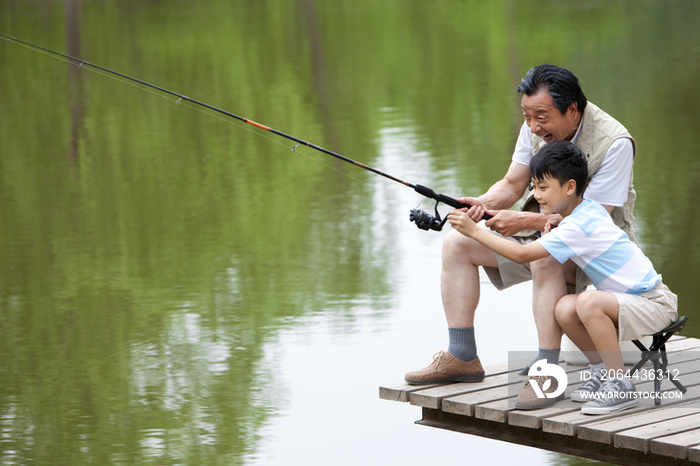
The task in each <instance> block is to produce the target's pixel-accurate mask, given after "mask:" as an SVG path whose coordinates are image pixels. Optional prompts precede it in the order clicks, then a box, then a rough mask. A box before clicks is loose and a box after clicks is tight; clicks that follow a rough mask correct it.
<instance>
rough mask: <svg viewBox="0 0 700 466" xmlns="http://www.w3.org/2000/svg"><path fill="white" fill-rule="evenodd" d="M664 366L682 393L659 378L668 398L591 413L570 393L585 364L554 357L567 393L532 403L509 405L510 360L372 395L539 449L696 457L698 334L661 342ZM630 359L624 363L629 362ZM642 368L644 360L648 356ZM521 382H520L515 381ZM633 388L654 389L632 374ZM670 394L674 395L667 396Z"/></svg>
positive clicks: (451, 426)
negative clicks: (460, 379)
mask: <svg viewBox="0 0 700 466" xmlns="http://www.w3.org/2000/svg"><path fill="white" fill-rule="evenodd" d="M666 348H667V353H668V360H669V369H670V370H674V369H677V370H678V372H677V373H678V374H679V380H680V381H681V383H683V385H685V387H686V388H687V389H688V391H687V392H686V393H684V394H682V395H681V394H680V392H679V391H678V390H677V389H676V388H675V386H673V384H672V383H671V382H669V381H668V380H666V379H664V381H663V383H662V385H661V389H662V391H663V392H664V393H666V395H665V396H667V398H663V399H662V401H661V405H660V406H655V405H654V400H653V399H651V398H645V399H641V400H640V403H639V405H638V406H637V407H635V408H633V409H628V410H626V411H622V412H621V413H618V414H610V415H599V416H591V415H586V414H582V413H581V403H576V402H573V401H571V400H570V399H569V395H570V394H571V392H573V391H574V390H575V389H576V388H577V387H578V386H580V385H581V383H582V382H581V377H580V371H581V370H583V369H587V366H574V365H570V364H567V363H561V364H560V365H561V367H562V368H564V369H565V370H566V372H567V375H568V378H569V384H568V386H567V389H566V399H565V400H563V401H559V402H557V403H555V404H554V406H552V407H550V408H546V409H541V410H535V411H521V410H516V409H515V407H514V396H515V395H517V392H518V391H519V389H520V387H522V381H523V380H525V377H522V376H517V371H516V370H513V371H511V372H509V370H508V367H509V366H510V367H511V368H512V367H513V366H514V364H513V363H511V364H508V363H503V364H500V365H496V366H491V367H487V368H486V378H485V379H484V381H483V382H479V383H455V384H448V385H423V386H415V385H408V384H405V383H400V384H396V385H389V386H384V387H380V388H379V397H380V398H381V399H384V400H390V401H400V402H405V403H410V404H411V405H414V406H420V407H421V408H422V411H423V413H422V414H423V417H422V419H420V420H418V421H416V423H417V424H421V425H426V426H432V427H439V428H441V429H448V430H453V431H457V432H463V433H468V434H473V435H479V436H482V437H488V438H492V439H497V440H503V441H506V442H511V443H516V444H521V445H527V446H531V447H537V448H542V449H545V450H550V451H555V452H560V453H565V454H569V455H575V456H581V457H585V458H590V459H594V460H598V461H605V462H608V463H615V464H622V465H667V464H668V465H686V464H687V465H691V464H694V465H697V464H700V340H698V339H695V338H684V337H674V338H673V339H672V340H670V341H669V342H668V343H667V344H666ZM630 367H631V366H630ZM648 367H649V368H650V367H651V365H650V364H649V366H648ZM518 384H520V385H518ZM635 385H636V386H637V390H638V391H640V392H642V391H648V392H651V391H653V388H652V387H653V382H651V381H645V382H640V381H637V382H636V383H635ZM674 396H676V398H673V397H674Z"/></svg>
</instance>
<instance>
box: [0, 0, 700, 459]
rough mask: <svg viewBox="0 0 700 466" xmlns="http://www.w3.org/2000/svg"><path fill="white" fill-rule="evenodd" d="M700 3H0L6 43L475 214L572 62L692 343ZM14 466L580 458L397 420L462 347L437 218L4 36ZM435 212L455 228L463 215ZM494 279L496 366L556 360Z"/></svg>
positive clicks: (2, 403)
mask: <svg viewBox="0 0 700 466" xmlns="http://www.w3.org/2000/svg"><path fill="white" fill-rule="evenodd" d="M699 20H700V4H698V3H696V2H682V1H675V2H674V1H671V2H668V1H663V2H662V1H647V2H626V1H591V2H576V3H572V2H565V3H562V2H529V1H526V2H514V1H497V2H488V3H487V2H478V1H440V2H419V1H405V0H402V1H399V0H385V1H383V2H375V1H369V0H356V1H353V2H333V1H331V2H319V1H314V0H297V1H294V2H289V1H282V0H275V1H256V2H249V1H243V0H236V1H223V0H210V1H204V2H198V3H194V2H185V1H172V2H135V1H116V0H105V1H100V2H85V1H83V2H81V1H79V0H66V1H28V2H17V1H12V0H0V34H5V35H9V36H14V37H17V38H19V39H22V40H25V41H28V42H32V43H35V44H38V45H41V46H43V47H47V48H49V49H52V50H56V51H59V52H62V53H66V54H68V55H71V56H77V57H80V58H82V59H84V60H86V61H89V62H91V63H94V64H97V65H100V66H103V67H106V68H109V69H112V70H115V71H118V72H120V73H124V74H126V75H129V76H133V77H136V78H138V79H141V80H144V81H146V82H149V83H153V84H155V85H158V86H160V87H163V88H166V89H169V90H172V91H175V92H177V93H180V94H183V95H186V96H189V97H191V98H194V99H197V100H199V101H202V102H206V103H208V104H210V105H213V106H215V107H218V108H221V109H225V110H227V111H230V112H233V113H235V114H237V115H240V116H243V117H245V118H250V119H252V120H255V121H259V122H261V123H263V124H266V125H269V126H271V127H273V128H276V129H278V130H280V131H283V132H285V133H288V134H292V135H294V136H297V137H299V138H301V139H303V140H307V141H310V142H312V143H314V144H317V145H319V146H322V147H326V148H328V149H330V150H333V151H336V152H339V153H341V154H343V155H345V156H347V157H350V158H352V159H355V160H358V161H360V162H362V163H366V164H368V165H370V166H372V167H376V168H377V169H380V170H382V171H384V172H387V173H390V174H391V175H394V176H396V177H399V178H401V179H403V180H406V181H408V182H411V183H414V184H423V185H426V186H429V187H431V188H433V189H435V190H436V191H438V192H442V193H445V194H447V195H450V196H453V197H458V196H460V195H478V194H480V193H481V192H483V191H484V190H485V189H487V188H488V187H489V186H490V185H491V184H492V183H493V182H494V181H496V180H498V179H499V178H500V177H501V176H502V175H503V173H504V172H505V169H506V168H507V166H508V163H509V160H510V156H511V153H512V148H513V144H514V141H515V137H516V134H517V129H518V127H519V125H520V124H521V122H522V115H521V112H520V108H519V100H518V96H517V93H516V92H515V87H516V86H517V84H518V83H519V79H520V78H521V77H522V76H523V75H524V73H525V72H526V71H527V70H528V69H529V68H530V67H532V66H534V65H536V64H539V63H545V62H550V63H555V64H558V65H561V66H564V67H566V68H569V69H571V70H572V71H573V72H574V73H576V74H577V76H578V77H579V78H580V80H581V82H582V85H583V88H584V91H585V92H586V95H587V97H588V98H589V99H590V100H591V101H592V102H595V103H596V104H598V105H599V106H601V107H602V108H603V109H605V110H607V111H608V112H609V113H611V114H612V115H613V116H615V117H616V118H618V119H619V120H620V121H621V122H623V123H624V124H625V125H626V126H627V128H628V129H629V130H630V132H631V133H632V135H633V136H634V137H635V139H636V141H637V144H638V148H639V150H638V156H637V160H636V162H635V185H636V188H637V192H638V196H639V197H638V202H637V208H636V217H637V220H636V225H637V231H638V237H639V239H640V240H641V242H642V243H643V245H644V249H645V252H646V253H647V254H648V255H649V256H650V258H651V259H652V261H653V262H654V264H655V265H656V267H657V269H658V270H659V271H660V272H661V273H662V274H663V276H664V281H665V282H666V283H667V284H668V285H669V286H670V287H671V289H673V290H674V291H675V292H676V293H677V294H678V295H679V297H680V303H681V308H682V309H681V312H682V313H683V314H687V315H690V316H691V320H690V321H689V324H688V326H687V327H686V330H684V334H685V335H688V336H695V337H700V312H698V311H697V310H696V309H695V306H694V303H695V302H697V301H698V298H700V296H698V295H699V294H700V290H699V288H698V287H697V286H696V283H697V282H698V279H699V278H700V267H698V266H696V263H697V262H698V259H700V239H699V238H698V235H697V234H696V228H695V226H696V224H697V223H698V221H697V219H698V218H700V216H699V215H698V213H699V212H698V211H699V210H700V208H699V207H698V206H699V205H700V204H699V203H698V202H697V198H698V191H699V190H700V157H698V155H699V154H698V149H697V144H695V141H694V139H695V136H696V135H697V134H699V132H700V131H699V130H700V93H698V92H697V83H698V82H700V29H699V28H698V27H697V25H698V24H700V21H699ZM0 111H1V114H0V115H1V116H0V225H2V228H0V380H1V381H2V382H1V383H0V429H1V430H2V435H1V436H0V464H2V465H11V464H22V465H24V464H51V465H64V464H65V465H71V466H74V465H82V464H100V465H112V464H113V465H132V464H144V465H182V464H198V465H200V464H201V465H214V464H216V465H223V464H226V465H250V466H253V465H255V466H258V465H272V464H279V465H283V464H284V465H287V464H305V465H306V464H309V465H321V464H324V465H325V464H342V465H344V464H347V465H350V464H425V463H428V462H431V463H445V462H448V461H450V462H463V463H467V462H478V463H479V464H481V463H486V462H489V464H494V465H501V464H503V465H505V464H512V463H513V462H514V461H518V462H520V463H521V464H552V465H578V464H588V463H589V462H587V461H585V460H582V459H578V458H572V457H569V456H565V455H559V454H555V453H551V452H546V451H542V450H538V449H534V448H528V447H523V446H517V445H512V444H508V443H504V442H496V441H492V440H488V439H483V438H479V437H474V436H468V435H464V434H456V433H452V432H448V431H442V430H439V429H432V428H428V427H422V426H417V425H415V424H414V421H416V420H417V419H419V418H420V409H419V408H416V407H413V406H409V405H405V404H400V403H395V402H388V401H382V400H380V399H379V396H378V392H379V390H378V387H379V386H380V385H383V384H392V383H396V382H399V381H401V380H402V378H403V375H404V373H405V372H406V371H407V370H412V369H416V368H419V367H423V366H425V365H427V363H428V362H430V358H431V356H432V355H433V353H435V352H437V351H438V350H440V349H443V348H445V346H446V344H447V331H446V328H445V321H444V316H443V314H442V309H441V305H440V293H439V274H440V248H441V243H442V239H443V237H444V234H445V233H444V232H441V233H438V232H432V231H431V232H425V231H421V230H418V229H417V228H416V227H415V226H414V225H413V224H411V223H410V222H409V221H408V213H409V210H410V209H411V208H413V207H416V206H417V205H419V204H421V205H422V207H423V208H425V209H426V210H432V207H433V203H432V201H429V200H426V199H425V198H422V197H421V196H420V195H418V194H417V193H415V192H414V191H412V190H411V189H409V188H407V187H406V186H403V185H401V184H399V183H395V182H393V181H391V180H388V179H386V178H382V177H379V176H377V175H374V174H371V173H369V172H367V171H365V170H361V169H360V168H358V167H355V166H353V165H351V164H347V163H345V162H342V161H339V160H336V159H334V158H332V157H330V156H328V155H325V154H322V153H320V152H316V151H314V150H312V149H310V148H306V147H299V148H297V150H295V151H292V149H293V147H294V145H295V144H294V143H293V142H291V141H288V140H285V139H283V138H279V137H277V136H275V135H273V134H271V133H269V132H264V131H259V130H257V129H255V128H253V127H252V126H250V125H246V124H244V123H240V122H237V121H235V120H233V119H231V118H228V117H224V116H223V115H221V114H218V113H214V112H211V111H207V110H203V109H202V108H201V107H196V106H193V105H192V104H189V103H187V102H185V101H184V100H183V101H180V102H179V103H178V98H176V97H173V96H171V95H165V94H161V93H158V92H154V91H152V90H151V89H148V88H145V87H144V86H139V85H133V83H130V82H126V81H124V80H121V79H115V78H113V77H112V76H110V75H109V74H105V73H102V72H96V71H95V70H94V69H90V68H89V67H87V66H83V67H81V68H79V67H77V66H75V65H74V64H68V63H66V62H65V61H63V60H59V59H56V58H55V57H52V56H49V55H47V54H42V53H38V52H36V51H33V50H30V49H27V48H25V47H22V46H21V45H19V44H18V43H16V42H15V43H12V42H8V41H0ZM441 211H442V213H443V215H444V214H445V213H447V211H448V209H446V208H445V207H444V206H443V207H442V209H441ZM530 296H531V290H530V286H529V284H524V285H519V286H517V287H515V288H513V289H511V290H508V291H506V292H497V291H495V290H494V289H493V288H492V287H491V286H490V285H489V284H488V282H487V281H485V280H484V281H483V290H482V296H481V302H480V309H479V312H478V314H477V324H476V325H477V338H478V344H479V352H480V357H481V359H482V361H483V362H484V364H486V365H489V364H497V363H501V362H504V361H506V359H507V354H508V351H514V350H527V351H529V350H533V349H534V348H535V345H536V344H537V340H536V336H535V330H534V324H533V322H532V318H531V309H530Z"/></svg>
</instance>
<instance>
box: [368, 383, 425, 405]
mask: <svg viewBox="0 0 700 466" xmlns="http://www.w3.org/2000/svg"><path fill="white" fill-rule="evenodd" d="M431 387H435V385H409V384H407V383H397V384H394V385H387V386H380V387H379V398H380V399H382V400H389V401H400V402H402V403H408V399H409V395H410V394H411V393H413V392H416V391H418V390H425V389H427V388H431Z"/></svg>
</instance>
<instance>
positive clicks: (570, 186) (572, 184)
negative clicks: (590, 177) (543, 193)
mask: <svg viewBox="0 0 700 466" xmlns="http://www.w3.org/2000/svg"><path fill="white" fill-rule="evenodd" d="M574 194H576V180H569V181H567V182H566V195H567V196H572V195H574Z"/></svg>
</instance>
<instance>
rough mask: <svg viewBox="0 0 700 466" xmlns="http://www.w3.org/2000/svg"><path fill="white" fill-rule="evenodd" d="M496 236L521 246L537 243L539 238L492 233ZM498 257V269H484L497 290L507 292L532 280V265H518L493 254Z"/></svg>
mask: <svg viewBox="0 0 700 466" xmlns="http://www.w3.org/2000/svg"><path fill="white" fill-rule="evenodd" d="M491 233H493V234H494V235H498V236H500V237H501V238H505V239H507V240H509V241H515V242H516V243H519V244H528V243H532V242H533V241H535V240H536V239H537V238H538V236H537V235H533V236H526V237H515V236H503V235H501V234H499V233H495V232H491ZM493 255H494V256H496V262H498V268H496V267H484V272H486V275H487V276H488V277H489V280H491V283H493V286H495V287H496V289H497V290H499V291H501V290H505V289H506V288H510V287H511V286H513V285H517V284H518V283H523V282H527V281H529V280H532V273H531V272H530V264H529V263H527V264H516V263H515V262H513V261H511V260H510V259H506V258H505V257H503V256H501V255H500V254H496V253H495V252H494V253H493Z"/></svg>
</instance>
